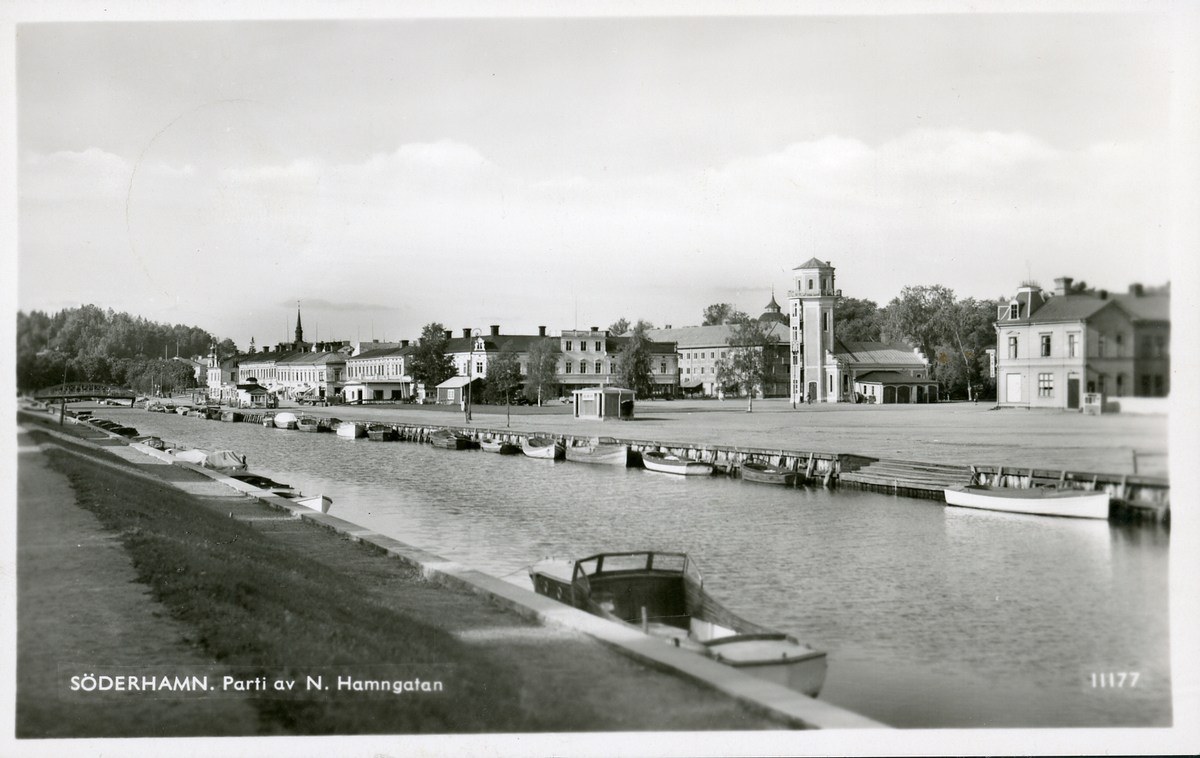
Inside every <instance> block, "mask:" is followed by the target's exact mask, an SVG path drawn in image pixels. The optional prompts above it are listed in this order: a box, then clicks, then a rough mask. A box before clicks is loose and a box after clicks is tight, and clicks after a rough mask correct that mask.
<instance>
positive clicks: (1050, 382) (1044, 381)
mask: <svg viewBox="0 0 1200 758" xmlns="http://www.w3.org/2000/svg"><path fill="white" fill-rule="evenodd" d="M1038 397H1054V374H1038Z"/></svg>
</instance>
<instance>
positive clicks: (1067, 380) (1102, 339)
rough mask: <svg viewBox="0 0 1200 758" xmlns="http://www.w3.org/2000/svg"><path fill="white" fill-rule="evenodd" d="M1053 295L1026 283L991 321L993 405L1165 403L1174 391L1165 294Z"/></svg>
mask: <svg viewBox="0 0 1200 758" xmlns="http://www.w3.org/2000/svg"><path fill="white" fill-rule="evenodd" d="M1071 284H1072V279H1071V278H1069V277H1062V278H1060V279H1056V280H1055V291H1054V293H1052V294H1051V293H1046V292H1044V291H1043V290H1042V289H1041V288H1040V287H1038V286H1037V285H1036V284H1032V283H1027V284H1023V285H1022V286H1021V287H1020V288H1019V289H1018V290H1017V294H1016V296H1015V297H1013V298H1012V300H1010V301H1009V302H1008V303H1005V304H1003V305H1001V306H1000V307H999V309H998V310H999V312H998V313H997V314H996V316H997V320H996V400H997V403H998V404H999V405H1001V406H1008V407H1023V408H1063V409H1066V410H1077V409H1079V408H1081V407H1082V401H1083V397H1082V395H1083V393H1098V394H1099V395H1100V396H1101V401H1102V402H1104V401H1107V400H1108V399H1109V398H1120V397H1167V396H1168V395H1169V394H1170V391H1171V360H1170V342H1171V320H1170V294H1169V293H1167V292H1149V293H1148V292H1146V291H1145V289H1144V288H1143V287H1142V285H1140V284H1133V285H1130V287H1129V292H1128V294H1123V295H1116V294H1110V293H1108V292H1107V291H1105V290H1099V291H1096V292H1088V293H1072V289H1071Z"/></svg>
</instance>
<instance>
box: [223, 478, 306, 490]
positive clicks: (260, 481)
mask: <svg viewBox="0 0 1200 758" xmlns="http://www.w3.org/2000/svg"><path fill="white" fill-rule="evenodd" d="M229 478H230V479H236V480H238V481H239V482H244V483H246V484H249V485H250V486H251V487H257V488H259V489H260V490H266V491H268V492H270V493H272V494H276V495H280V494H288V493H295V491H296V490H295V488H293V487H292V485H290V484H284V483H282V482H277V481H274V480H273V479H269V478H267V477H265V476H260V475H258V474H230V475H229Z"/></svg>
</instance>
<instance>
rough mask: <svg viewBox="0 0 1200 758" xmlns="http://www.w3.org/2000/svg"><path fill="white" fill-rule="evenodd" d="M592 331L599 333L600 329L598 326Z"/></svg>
mask: <svg viewBox="0 0 1200 758" xmlns="http://www.w3.org/2000/svg"><path fill="white" fill-rule="evenodd" d="M592 331H593V332H598V331H600V327H598V326H593V327H592Z"/></svg>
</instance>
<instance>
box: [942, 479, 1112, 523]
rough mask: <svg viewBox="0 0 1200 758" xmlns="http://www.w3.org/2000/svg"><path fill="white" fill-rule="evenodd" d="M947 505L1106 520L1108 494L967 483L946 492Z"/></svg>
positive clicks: (1095, 491) (1094, 491) (1091, 491)
mask: <svg viewBox="0 0 1200 758" xmlns="http://www.w3.org/2000/svg"><path fill="white" fill-rule="evenodd" d="M945 495H946V505H957V506H959V507H962V508H980V509H983V510H988V511H1005V512H1008V513H1031V514H1034V515H1037V516H1069V517H1071V518H1096V519H1107V518H1108V493H1107V492H1104V491H1100V490H1076V489H1054V488H1052V487H1031V488H1029V489H1020V488H1017V487H991V486H988V485H985V484H968V485H960V486H957V487H949V488H947V489H946V490H945Z"/></svg>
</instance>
